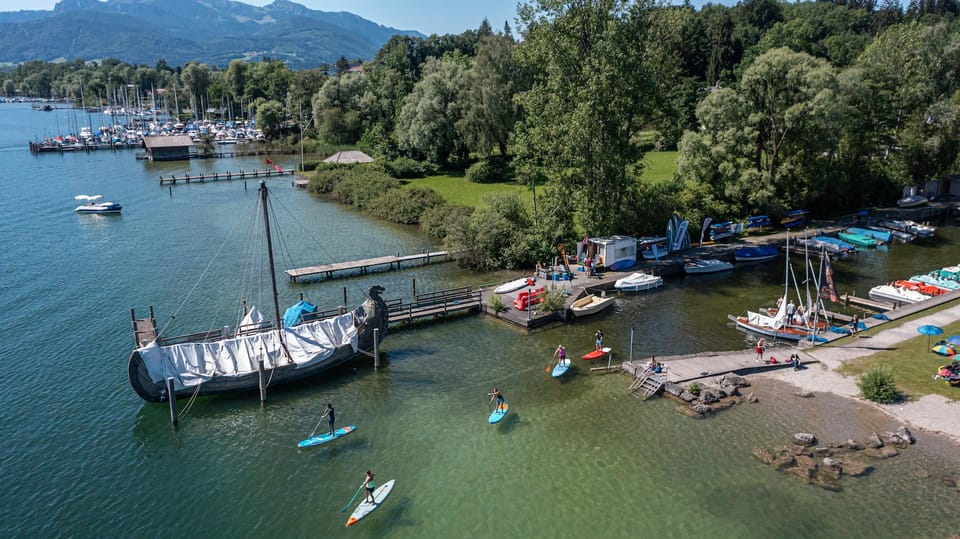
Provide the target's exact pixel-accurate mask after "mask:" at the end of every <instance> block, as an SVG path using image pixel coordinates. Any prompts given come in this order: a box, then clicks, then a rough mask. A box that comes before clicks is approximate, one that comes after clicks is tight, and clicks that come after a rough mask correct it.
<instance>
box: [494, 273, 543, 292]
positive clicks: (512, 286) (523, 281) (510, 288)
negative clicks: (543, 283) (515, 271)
mask: <svg viewBox="0 0 960 539" xmlns="http://www.w3.org/2000/svg"><path fill="white" fill-rule="evenodd" d="M535 284H537V278H536V277H520V278H519V279H514V280H512V281H509V282H506V283H503V284H502V285H500V286H498V287H496V288H494V289H493V293H494V294H508V293H510V292H516V291H517V290H520V289H521V288H527V287H531V286H534V285H535Z"/></svg>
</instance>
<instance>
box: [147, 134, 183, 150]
mask: <svg viewBox="0 0 960 539" xmlns="http://www.w3.org/2000/svg"><path fill="white" fill-rule="evenodd" d="M143 145H144V146H146V147H147V149H151V148H180V147H190V146H193V140H192V139H191V138H190V137H189V136H187V135H169V136H162V137H157V136H154V137H143Z"/></svg>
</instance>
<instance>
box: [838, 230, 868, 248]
mask: <svg viewBox="0 0 960 539" xmlns="http://www.w3.org/2000/svg"><path fill="white" fill-rule="evenodd" d="M837 236H839V237H840V239H841V240H843V241H845V242H847V243H852V244H853V245H856V246H857V247H876V246H877V240H875V239H873V238H871V237H870V236H864V235H863V234H856V233H853V232H849V231H846V232H840V233H838V234H837Z"/></svg>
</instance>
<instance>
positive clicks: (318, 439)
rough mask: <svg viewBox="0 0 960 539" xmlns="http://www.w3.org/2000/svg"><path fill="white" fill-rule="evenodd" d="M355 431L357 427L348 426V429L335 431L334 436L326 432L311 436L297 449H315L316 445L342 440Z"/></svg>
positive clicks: (301, 441) (302, 441) (343, 428)
mask: <svg viewBox="0 0 960 539" xmlns="http://www.w3.org/2000/svg"><path fill="white" fill-rule="evenodd" d="M355 430H357V427H356V425H347V426H346V427H341V428H339V429H337V430H335V431H333V436H330V433H329V432H324V433H323V434H318V435H316V436H311V437H309V438H307V439H306V440H300V443H298V444H297V447H313V446H315V445H320V444H325V443H327V442H330V441H333V440H336V439H337V438H342V437H344V436H346V435H348V434H350V433H351V432H353V431H355Z"/></svg>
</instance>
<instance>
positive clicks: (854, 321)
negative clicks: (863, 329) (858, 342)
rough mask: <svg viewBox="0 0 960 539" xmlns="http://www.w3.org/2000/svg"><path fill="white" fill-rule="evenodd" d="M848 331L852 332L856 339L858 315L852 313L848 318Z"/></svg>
mask: <svg viewBox="0 0 960 539" xmlns="http://www.w3.org/2000/svg"><path fill="white" fill-rule="evenodd" d="M850 332H851V333H853V334H854V335H855V336H856V337H857V338H858V339H859V338H860V317H859V316H857V314H856V313H854V315H853V318H851V319H850Z"/></svg>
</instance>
